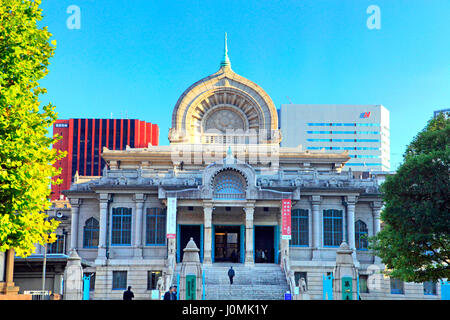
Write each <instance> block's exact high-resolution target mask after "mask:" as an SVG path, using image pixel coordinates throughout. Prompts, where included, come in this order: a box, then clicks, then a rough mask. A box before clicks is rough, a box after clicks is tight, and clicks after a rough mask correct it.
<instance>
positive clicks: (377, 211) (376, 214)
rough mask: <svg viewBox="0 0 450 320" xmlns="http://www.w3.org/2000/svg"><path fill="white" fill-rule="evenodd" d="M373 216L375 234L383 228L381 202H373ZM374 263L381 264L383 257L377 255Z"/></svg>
mask: <svg viewBox="0 0 450 320" xmlns="http://www.w3.org/2000/svg"><path fill="white" fill-rule="evenodd" d="M370 206H371V207H372V218H373V235H376V234H377V233H378V232H380V230H381V222H380V215H381V207H382V204H381V202H372V203H371V205H370ZM373 263H374V264H381V263H382V262H381V259H380V258H379V257H377V256H375V257H374V262H373Z"/></svg>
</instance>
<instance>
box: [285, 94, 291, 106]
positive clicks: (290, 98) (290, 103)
mask: <svg viewBox="0 0 450 320" xmlns="http://www.w3.org/2000/svg"><path fill="white" fill-rule="evenodd" d="M286 98H287V99H288V100H289V103H290V104H292V101H291V98H289V97H288V96H286Z"/></svg>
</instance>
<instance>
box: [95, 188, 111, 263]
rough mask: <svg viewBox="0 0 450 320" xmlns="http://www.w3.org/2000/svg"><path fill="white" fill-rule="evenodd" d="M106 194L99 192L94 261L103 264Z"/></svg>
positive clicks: (105, 232)
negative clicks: (97, 230) (96, 250)
mask: <svg viewBox="0 0 450 320" xmlns="http://www.w3.org/2000/svg"><path fill="white" fill-rule="evenodd" d="M108 200H109V199H108V195H107V194H100V230H99V236H98V238H99V239H98V254H97V259H96V263H97V264H103V263H105V262H106V237H107V223H108Z"/></svg>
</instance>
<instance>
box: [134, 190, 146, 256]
mask: <svg viewBox="0 0 450 320" xmlns="http://www.w3.org/2000/svg"><path fill="white" fill-rule="evenodd" d="M134 201H135V203H136V215H135V221H134V258H135V259H142V246H143V244H142V235H143V232H142V224H143V221H142V220H143V213H142V210H143V208H144V195H143V194H142V193H138V194H136V195H135V196H134Z"/></svg>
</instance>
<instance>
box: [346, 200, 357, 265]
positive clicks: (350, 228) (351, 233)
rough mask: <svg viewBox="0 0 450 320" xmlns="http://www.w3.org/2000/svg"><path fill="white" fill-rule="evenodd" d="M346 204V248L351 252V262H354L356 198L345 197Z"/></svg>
mask: <svg viewBox="0 0 450 320" xmlns="http://www.w3.org/2000/svg"><path fill="white" fill-rule="evenodd" d="M346 202H347V234H348V246H349V247H350V249H351V250H352V257H353V260H356V246H355V205H356V197H354V196H351V197H350V196H349V197H346Z"/></svg>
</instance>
